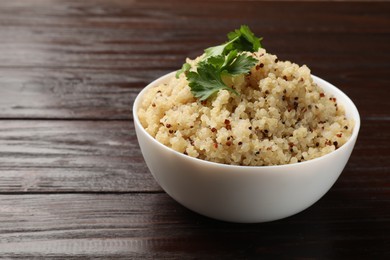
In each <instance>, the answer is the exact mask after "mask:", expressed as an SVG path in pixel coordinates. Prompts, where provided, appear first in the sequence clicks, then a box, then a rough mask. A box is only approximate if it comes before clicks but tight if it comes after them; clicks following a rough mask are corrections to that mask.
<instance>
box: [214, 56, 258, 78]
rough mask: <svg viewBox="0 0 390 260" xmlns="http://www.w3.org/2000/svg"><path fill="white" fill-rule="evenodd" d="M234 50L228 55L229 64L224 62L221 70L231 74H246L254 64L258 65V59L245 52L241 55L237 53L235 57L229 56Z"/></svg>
mask: <svg viewBox="0 0 390 260" xmlns="http://www.w3.org/2000/svg"><path fill="white" fill-rule="evenodd" d="M232 53H233V52H230V53H229V55H228V56H227V59H226V61H227V64H224V66H222V68H221V70H222V71H223V72H226V73H228V74H230V75H239V74H245V73H248V72H249V71H250V70H251V68H252V67H253V66H255V65H256V63H257V60H256V59H255V58H253V57H251V56H249V55H247V54H245V53H241V54H239V55H236V56H235V57H234V59H232V57H229V56H230V54H232Z"/></svg>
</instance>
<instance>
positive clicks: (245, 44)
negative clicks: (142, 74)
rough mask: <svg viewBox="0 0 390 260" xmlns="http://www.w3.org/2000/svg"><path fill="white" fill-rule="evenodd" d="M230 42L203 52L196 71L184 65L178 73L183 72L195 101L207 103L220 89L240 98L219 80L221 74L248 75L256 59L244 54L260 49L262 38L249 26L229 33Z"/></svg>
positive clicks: (177, 74) (177, 75)
mask: <svg viewBox="0 0 390 260" xmlns="http://www.w3.org/2000/svg"><path fill="white" fill-rule="evenodd" d="M227 36H228V39H229V41H227V42H225V43H223V44H221V45H217V46H214V47H210V48H207V49H205V54H204V56H203V58H202V59H201V61H200V62H198V64H197V68H196V71H190V69H191V65H190V64H188V63H184V64H183V66H182V68H181V69H180V70H178V71H177V73H176V77H177V78H178V77H179V75H180V74H181V73H185V74H186V76H187V80H188V81H189V86H190V88H191V92H192V93H193V95H194V96H195V97H196V98H199V99H200V100H206V99H208V98H209V97H210V96H212V95H213V94H214V93H216V92H218V91H219V90H221V89H226V90H228V91H230V92H233V93H235V94H236V95H239V94H238V93H237V92H236V91H235V90H234V89H232V88H230V87H228V86H227V85H226V84H225V83H224V82H223V81H222V75H228V76H229V75H230V76H234V75H240V74H245V73H248V72H249V71H250V70H251V68H252V67H253V66H255V65H256V63H257V60H256V59H255V58H253V57H252V56H250V55H249V54H247V53H243V52H255V51H257V50H258V49H259V48H260V47H261V43H260V42H261V40H262V38H257V37H256V36H255V35H254V34H253V33H252V31H251V30H250V29H249V27H248V26H246V25H242V26H241V27H240V29H237V30H234V31H233V32H230V33H229V34H228V35H227Z"/></svg>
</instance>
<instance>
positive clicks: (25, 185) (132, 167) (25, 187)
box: [0, 120, 161, 193]
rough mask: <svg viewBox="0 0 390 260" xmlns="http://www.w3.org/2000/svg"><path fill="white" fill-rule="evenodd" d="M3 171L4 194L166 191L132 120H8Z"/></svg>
mask: <svg viewBox="0 0 390 260" xmlns="http://www.w3.org/2000/svg"><path fill="white" fill-rule="evenodd" d="M0 172H1V178H0V193H1V192H11V191H14V192H49V191H50V192H83V191H84V192H89V191H93V192H98V191H105V192H107V191H112V192H115V191H116V192H124V191H127V192H129V191H147V192H150V191H161V189H160V188H159V187H158V185H157V184H156V182H155V181H154V180H153V177H152V175H151V174H150V173H149V171H148V169H147V167H146V165H145V162H144V160H143V158H142V155H141V151H140V149H139V146H138V141H137V139H136V136H135V131H134V126H133V124H132V122H127V121H81V122H80V121H36V120H34V121H3V122H1V124H0Z"/></svg>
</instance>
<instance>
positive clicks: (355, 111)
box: [132, 71, 361, 170]
mask: <svg viewBox="0 0 390 260" xmlns="http://www.w3.org/2000/svg"><path fill="white" fill-rule="evenodd" d="M175 74H176V71H172V72H169V73H167V74H164V75H162V76H160V77H158V78H157V79H155V80H153V81H152V82H150V83H149V84H148V85H146V86H145V87H144V88H143V89H142V90H141V91H140V92H139V93H138V95H137V96H136V98H135V100H134V103H133V111H132V112H133V122H134V127H135V125H137V126H138V128H139V129H140V130H141V131H142V132H143V134H144V135H145V136H146V138H148V139H149V140H150V141H152V142H153V143H154V144H156V145H158V146H160V147H162V148H163V149H164V150H165V149H166V150H167V151H169V152H173V153H174V154H176V155H177V156H180V157H182V158H183V159H186V160H194V162H196V163H201V164H205V165H208V166H214V167H222V168H229V169H252V170H255V169H282V168H287V167H301V166H303V165H307V164H312V163H315V162H317V161H320V160H323V159H326V158H327V157H329V156H332V155H335V154H338V153H342V152H343V151H344V150H345V149H348V148H347V146H349V145H350V144H351V143H352V142H354V141H355V140H356V139H357V137H358V133H359V130H360V124H361V122H360V114H359V111H358V109H357V107H356V105H355V104H354V103H353V101H352V100H351V99H350V98H349V97H348V96H347V95H346V94H345V93H344V92H343V91H341V90H340V89H339V88H337V87H336V86H334V85H333V84H331V83H329V82H328V81H326V80H324V79H322V78H320V77H318V76H315V75H313V74H311V77H312V78H313V79H314V81H315V83H317V84H318V85H319V86H320V87H322V84H325V85H328V87H330V88H331V89H332V92H335V93H337V95H338V96H343V97H344V99H345V102H343V103H342V104H343V106H344V109H345V112H347V109H346V103H350V104H349V107H350V109H348V111H349V112H350V113H351V115H356V118H355V117H353V116H352V118H353V119H354V120H355V122H354V123H355V124H354V128H353V130H352V135H351V136H350V137H349V139H348V140H347V142H346V143H345V144H343V145H342V146H341V147H340V148H338V149H336V150H334V151H332V152H330V153H327V154H325V155H322V156H320V157H317V158H314V159H310V160H307V161H303V162H297V163H291V164H280V165H266V166H250V165H233V164H223V163H217V162H212V161H207V160H203V159H199V158H195V157H191V156H189V155H185V154H183V153H180V152H178V151H176V150H174V149H172V148H171V147H168V146H166V145H164V144H162V143H160V142H159V141H157V140H156V139H155V138H154V137H152V136H151V135H150V134H149V133H148V132H147V131H146V130H145V128H144V127H143V126H142V124H141V122H140V121H139V118H138V113H137V111H138V108H139V105H140V103H141V100H142V97H143V95H144V94H145V93H146V91H147V90H148V89H150V88H153V87H155V86H157V85H158V84H161V83H163V82H166V81H168V80H170V79H171V78H172V77H174V76H175ZM324 92H325V93H326V92H327V91H326V90H324ZM137 138H138V136H137Z"/></svg>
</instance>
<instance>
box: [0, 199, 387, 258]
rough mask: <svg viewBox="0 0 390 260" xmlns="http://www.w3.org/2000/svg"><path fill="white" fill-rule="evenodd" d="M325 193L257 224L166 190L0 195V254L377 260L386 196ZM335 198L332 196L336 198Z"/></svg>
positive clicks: (382, 245)
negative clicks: (218, 214)
mask: <svg viewBox="0 0 390 260" xmlns="http://www.w3.org/2000/svg"><path fill="white" fill-rule="evenodd" d="M348 194H349V192H344V193H341V194H337V196H333V195H332V194H331V193H330V194H328V195H326V196H325V197H324V198H323V199H321V200H320V201H319V202H318V203H317V204H315V205H314V206H312V207H311V208H309V209H307V210H306V211H304V212H302V213H300V214H297V215H295V216H293V217H290V218H287V219H284V220H281V221H276V222H271V223H263V224H252V225H240V224H230V223H225V222H219V221H214V220H211V219H208V218H205V217H202V216H200V215H197V214H195V213H192V212H190V211H189V210H187V209H185V208H184V207H182V206H180V205H179V204H177V203H176V202H174V201H173V200H172V199H171V198H169V197H168V196H167V195H166V194H144V195H136V194H134V195H133V194H122V195H110V194H107V195H96V194H95V195H89V194H85V195H82V194H73V195H71V194H69V195H23V196H22V195H21V196H10V195H2V196H0V211H1V214H0V242H1V243H0V254H1V256H2V257H24V258H28V257H43V256H46V257H67V258H88V257H101V258H112V257H120V258H132V259H133V258H137V259H145V258H147V259H152V258H163V257H169V258H171V259H183V258H184V259H186V258H194V257H196V258H202V259H204V258H206V259H215V258H226V257H228V258H229V259H231V258H235V259H237V258H244V257H245V258H247V257H252V258H253V257H257V258H258V257H261V256H265V257H273V258H280V257H282V258H283V256H288V258H289V259H292V258H293V259H297V258H299V259H302V258H304V259H318V258H330V259H336V258H337V259H339V258H344V257H345V256H347V257H351V258H361V257H363V258H365V259H367V258H369V259H379V258H381V259H382V258H383V259H384V258H386V256H387V257H388V256H390V247H389V242H390V234H389V233H388V232H386V230H389V228H390V226H389V218H390V212H389V211H385V210H384V208H385V207H387V206H388V204H389V202H390V201H389V197H388V196H382V197H379V198H378V199H372V198H369V197H363V196H357V197H349V195H348ZM343 196H344V198H343V199H340V197H343Z"/></svg>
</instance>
